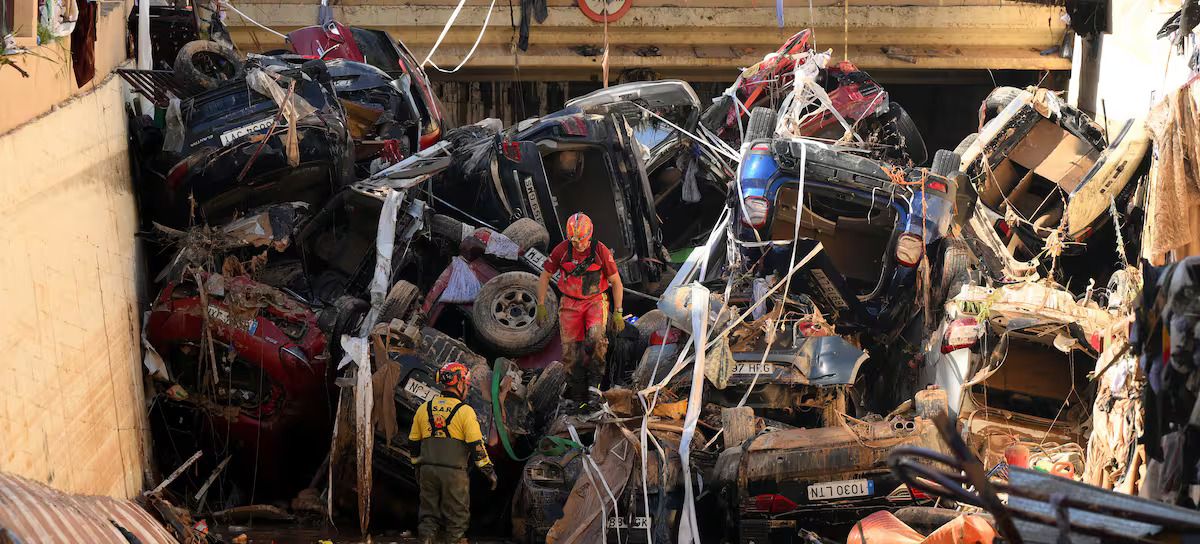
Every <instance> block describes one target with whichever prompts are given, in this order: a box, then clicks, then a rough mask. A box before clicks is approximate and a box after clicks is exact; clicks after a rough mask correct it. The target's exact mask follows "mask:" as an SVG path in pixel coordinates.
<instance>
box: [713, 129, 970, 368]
mask: <svg viewBox="0 0 1200 544" xmlns="http://www.w3.org/2000/svg"><path fill="white" fill-rule="evenodd" d="M956 170H957V160H956V158H955V156H954V154H953V153H950V152H947V151H939V152H938V155H937V157H936V158H935V160H934V166H933V168H932V169H925V168H902V167H896V166H893V165H890V164H886V163H881V162H878V161H874V160H871V159H868V158H865V157H862V156H859V155H855V154H853V153H849V152H846V151H839V150H838V149H836V148H834V147H832V146H829V145H825V144H822V143H818V142H813V141H808V140H799V139H792V140H789V139H778V140H773V141H771V140H760V141H756V142H754V143H752V144H751V145H750V146H749V148H748V149H747V150H746V153H745V156H744V157H743V159H742V164H741V170H740V172H739V174H738V183H737V187H736V193H735V194H736V195H737V198H738V202H736V203H734V208H735V218H736V219H735V222H734V224H733V227H732V228H733V231H734V233H733V234H734V236H733V237H734V239H735V241H736V242H735V243H736V245H737V246H738V247H739V250H740V254H741V256H742V257H743V258H744V259H745V262H744V263H743V264H744V265H745V266H746V267H747V268H748V269H749V270H752V271H755V272H757V273H758V274H760V275H763V276H766V275H771V274H774V275H775V277H776V278H782V277H783V276H784V275H785V274H786V273H787V271H788V270H790V269H791V268H792V266H793V265H792V260H791V259H792V255H793V243H794V244H796V247H795V251H794V254H795V256H796V257H795V258H796V259H797V260H799V259H801V258H803V256H805V255H807V254H808V253H809V252H810V251H811V249H812V248H813V247H815V245H816V244H817V243H820V244H822V246H823V251H821V252H820V253H818V255H817V256H816V257H815V258H813V259H812V260H811V261H810V262H809V263H807V264H806V265H805V266H804V267H802V268H801V269H799V270H798V271H797V272H796V274H795V275H794V276H793V278H792V284H791V291H792V292H793V293H803V294H805V295H808V296H809V297H810V298H811V299H812V300H813V301H814V303H815V304H816V305H817V307H818V308H819V309H820V310H821V311H822V312H823V313H824V314H825V315H826V316H827V317H830V319H829V321H830V322H831V323H833V324H834V325H835V326H837V327H838V332H839V334H843V335H845V334H853V333H856V332H865V333H867V334H866V338H865V340H874V341H875V342H876V343H878V344H879V345H886V344H887V343H888V342H890V341H892V340H893V339H895V337H896V336H897V335H898V334H899V333H900V332H901V331H902V330H903V328H904V326H905V325H906V324H908V323H909V322H911V320H912V318H913V317H914V316H915V315H917V314H918V312H917V309H918V307H917V305H916V303H917V302H918V301H921V300H922V298H921V297H919V296H918V294H919V292H920V290H919V289H918V286H919V285H923V283H921V282H918V276H920V275H921V274H922V272H921V267H920V264H921V262H922V260H924V259H930V261H929V264H930V267H929V270H930V272H929V278H930V285H931V286H932V287H931V290H930V294H931V297H930V300H931V303H930V308H935V309H936V308H940V306H941V304H942V301H943V300H944V298H945V296H946V291H947V290H950V289H953V285H955V284H959V285H960V284H961V283H960V282H962V281H965V280H966V277H965V274H966V270H965V269H966V262H967V261H966V259H967V252H966V247H965V246H963V245H962V244H961V242H960V241H958V240H957V239H955V238H948V232H949V229H950V226H951V224H952V222H953V220H954V216H955V196H956V194H957V189H958V183H957V177H958V174H957V172H956ZM802 180H803V183H802V182H801V181H802ZM801 193H803V200H804V205H803V208H804V211H803V213H802V214H798V213H797V202H798V199H799V195H800V194H801ZM797 217H800V225H799V227H798V228H797V225H796V219H797ZM954 290H955V291H956V290H957V289H954Z"/></svg>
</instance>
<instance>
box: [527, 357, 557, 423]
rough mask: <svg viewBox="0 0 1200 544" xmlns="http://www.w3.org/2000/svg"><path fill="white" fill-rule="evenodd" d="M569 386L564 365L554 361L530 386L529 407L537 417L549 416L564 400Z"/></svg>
mask: <svg viewBox="0 0 1200 544" xmlns="http://www.w3.org/2000/svg"><path fill="white" fill-rule="evenodd" d="M566 385H567V370H566V368H564V367H563V364H562V363H560V362H558V361H554V362H553V363H550V364H549V365H547V366H546V368H544V369H542V373H541V374H538V377H537V379H535V380H534V381H533V383H532V384H531V385H530V386H529V399H528V400H529V405H530V407H531V408H532V409H533V413H534V414H535V415H537V416H544V415H548V414H550V413H551V411H553V410H554V409H555V408H556V407H558V401H559V400H560V399H562V395H563V388H565V387H566Z"/></svg>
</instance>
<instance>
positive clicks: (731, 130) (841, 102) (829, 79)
mask: <svg viewBox="0 0 1200 544" xmlns="http://www.w3.org/2000/svg"><path fill="white" fill-rule="evenodd" d="M813 52H814V49H813V45H812V31H811V30H809V29H804V30H801V31H800V32H797V33H796V34H795V35H793V36H792V37H791V38H789V39H788V40H787V41H786V42H784V44H783V45H782V46H780V47H779V49H777V50H776V51H775V53H773V54H771V55H767V56H766V57H765V58H764V59H763V60H762V61H761V62H759V63H757V64H755V65H753V66H750V67H749V68H746V69H745V70H744V71H743V72H742V74H741V76H740V77H739V78H738V81H737V82H735V83H734V86H735V87H736V94H737V98H738V100H739V101H741V102H742V106H738V105H736V104H734V103H733V100H732V98H731V97H729V96H722V97H721V99H720V100H717V101H716V102H714V103H713V105H712V106H711V107H710V108H709V110H708V111H706V112H705V113H704V115H703V117H702V119H703V123H704V125H705V126H707V127H708V128H709V130H712V131H713V132H715V133H716V134H717V135H718V136H721V137H722V138H724V139H726V140H736V139H738V138H740V136H741V133H740V132H739V130H738V125H739V123H740V124H741V125H742V126H743V130H748V125H750V124H751V123H750V122H749V120H748V119H746V118H745V116H746V115H747V112H750V111H752V110H753V109H755V108H756V107H763V106H767V105H774V104H779V103H780V102H781V101H782V99H783V97H784V96H785V95H787V94H788V93H789V92H790V91H791V90H792V84H793V82H794V79H795V78H794V72H795V69H796V63H797V62H807V58H803V57H799V55H801V54H804V53H813ZM822 76H823V78H821V79H823V80H824V87H825V91H826V93H827V94H828V95H829V100H830V102H831V104H832V106H833V109H834V110H837V112H838V114H839V115H841V116H842V118H843V119H845V120H846V122H847V123H850V124H851V125H852V126H854V127H855V130H856V132H857V133H858V134H859V136H860V137H862V138H863V139H864V140H873V141H874V142H875V143H878V144H883V145H882V146H880V149H886V151H880V152H879V155H878V156H877V157H876V158H880V159H884V160H889V161H890V162H896V163H899V164H902V165H907V164H908V162H909V161H911V162H912V164H915V165H919V164H922V163H924V162H925V160H926V159H928V154H927V151H926V149H925V141H924V139H922V138H921V133H920V131H919V130H918V129H917V127H916V124H915V123H913V120H912V118H911V117H909V115H908V112H906V111H904V108H903V107H902V106H900V104H897V103H895V102H892V101H891V99H890V97H889V96H888V92H887V91H886V90H885V89H884V88H883V87H882V86H880V85H879V83H877V82H876V81H875V80H874V79H872V78H871V76H870V75H869V74H867V73H866V72H864V71H862V70H859V69H858V67H857V66H855V65H854V64H853V63H851V62H849V61H842V62H839V63H837V64H835V65H833V66H830V67H827V68H825V69H823V70H822ZM821 79H818V81H821ZM772 121H773V120H772ZM844 132H845V129H844V128H843V127H842V125H841V123H840V122H839V121H838V119H837V117H836V116H835V115H834V114H833V112H831V111H828V110H825V111H823V112H821V113H820V114H819V115H816V116H814V117H812V118H811V119H809V120H807V121H806V122H804V124H803V125H801V126H800V128H799V130H798V131H797V133H796V134H794V136H802V137H808V138H819V139H829V140H837V139H839V138H841V137H842V135H843V133H844ZM734 143H739V142H736V141H735V142H734Z"/></svg>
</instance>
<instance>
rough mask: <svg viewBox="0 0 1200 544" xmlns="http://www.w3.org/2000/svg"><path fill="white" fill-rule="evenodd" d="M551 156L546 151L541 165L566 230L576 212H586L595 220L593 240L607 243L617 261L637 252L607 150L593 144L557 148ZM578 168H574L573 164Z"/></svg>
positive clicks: (550, 153)
mask: <svg viewBox="0 0 1200 544" xmlns="http://www.w3.org/2000/svg"><path fill="white" fill-rule="evenodd" d="M556 147H557V149H556V150H554V151H550V152H549V153H546V152H543V154H542V164H543V165H544V166H545V169H546V178H547V179H548V180H549V182H550V193H551V194H552V195H553V196H554V199H555V201H557V202H558V209H559V212H560V213H559V220H560V221H562V225H560V227H562V228H563V229H564V230H565V229H566V220H567V218H569V217H570V216H571V214H572V213H575V212H576V211H581V210H582V211H586V212H587V214H588V216H589V217H591V218H592V225H593V226H594V229H595V230H594V233H593V237H594V238H595V239H597V240H601V241H603V242H604V245H606V246H608V248H609V249H611V250H612V253H613V258H615V259H617V260H621V259H625V258H628V257H630V256H632V255H634V254H635V253H636V249H635V248H633V247H630V245H629V244H628V243H627V242H626V241H625V234H624V229H623V228H622V227H623V225H624V224H625V222H626V220H625V219H623V218H622V215H623V214H621V213H620V212H619V211H618V206H620V207H621V208H624V206H623V205H622V204H620V203H619V201H620V200H623V195H622V194H621V193H620V192H619V191H618V190H617V188H616V187H614V185H613V184H614V183H615V179H617V178H616V176H613V175H612V174H611V173H612V172H615V171H616V170H615V168H614V165H613V164H612V163H611V162H609V160H608V154H607V153H606V152H605V150H604V148H602V147H600V146H593V145H583V146H578V147H576V146H556ZM572 162H574V164H575V166H574V167H571V166H570V163H572Z"/></svg>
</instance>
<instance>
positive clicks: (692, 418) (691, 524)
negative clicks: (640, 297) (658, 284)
mask: <svg viewBox="0 0 1200 544" xmlns="http://www.w3.org/2000/svg"><path fill="white" fill-rule="evenodd" d="M708 294H709V293H708V289H705V288H704V287H703V286H701V285H695V286H693V288H692V302H691V310H692V343H693V345H694V346H695V350H696V365H695V366H694V367H693V370H692V387H691V391H689V392H688V409H687V414H686V415H685V416H684V420H683V437H682V438H681V439H680V440H679V459H680V461H681V462H682V463H683V474H684V479H683V495H684V498H683V507H684V516H683V519H682V520H681V521H680V523H679V538H678V542H679V544H685V543H687V542H691V543H692V544H700V525H699V523H698V522H697V520H696V492H695V490H694V489H692V487H693V486H692V475H691V474H692V471H691V463H690V459H691V449H692V435H693V434H695V432H696V422H697V421H699V419H700V406H701V403H702V402H703V394H704V374H703V373H702V372H698V371H696V368H704V343H705V340H706V339H707V338H708V316H707V315H706V313H707V312H706V311H705V310H706V309H707V308H708V301H709V297H708Z"/></svg>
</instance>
